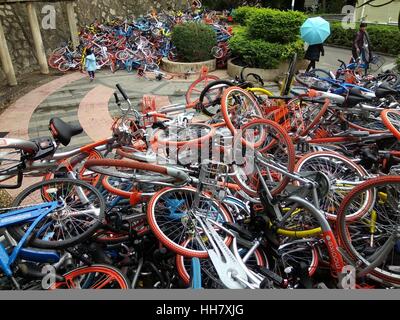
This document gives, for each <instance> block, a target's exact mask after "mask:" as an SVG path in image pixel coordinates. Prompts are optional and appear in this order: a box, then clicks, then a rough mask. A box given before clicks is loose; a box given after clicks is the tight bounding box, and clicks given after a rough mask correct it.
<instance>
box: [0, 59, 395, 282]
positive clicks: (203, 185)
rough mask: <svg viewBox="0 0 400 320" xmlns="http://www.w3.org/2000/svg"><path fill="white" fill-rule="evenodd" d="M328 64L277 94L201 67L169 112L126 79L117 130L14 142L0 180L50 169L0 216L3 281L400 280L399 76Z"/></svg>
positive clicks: (71, 130) (5, 150)
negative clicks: (97, 137) (135, 103)
mask: <svg viewBox="0 0 400 320" xmlns="http://www.w3.org/2000/svg"><path fill="white" fill-rule="evenodd" d="M293 65H294V64H293V63H292V66H293ZM290 70H291V71H290V72H289V74H290V75H291V76H293V71H294V69H293V68H291V69H290ZM317 71H318V70H315V71H314V72H311V73H308V74H299V75H297V76H296V77H297V78H298V79H299V80H300V81H301V82H302V83H303V84H306V85H308V86H309V87H310V88H307V87H302V89H301V90H300V89H299V88H295V89H293V90H292V95H291V96H279V97H276V96H275V97H274V96H273V95H272V94H271V93H270V92H269V91H267V90H266V89H264V88H262V87H256V86H255V85H254V83H252V82H251V81H249V80H250V78H251V80H253V79H254V78H257V76H255V75H251V76H250V75H249V76H248V77H247V79H246V77H241V79H236V80H235V81H226V80H215V79H213V78H211V77H208V76H206V75H203V77H202V78H201V79H199V80H198V81H196V82H195V83H194V84H193V85H192V86H191V89H190V90H189V91H188V95H187V101H188V103H187V104H185V105H172V106H165V107H163V108H160V109H155V108H154V105H153V104H152V103H151V101H144V103H143V106H142V108H141V110H137V109H136V108H133V107H132V106H131V103H130V100H129V97H128V95H127V93H126V92H125V91H124V90H123V88H121V87H120V86H119V85H117V87H118V91H119V92H118V91H117V92H116V93H115V99H116V104H117V105H118V106H119V107H120V109H121V111H122V116H121V117H120V118H118V119H116V120H115V123H114V125H113V126H112V135H110V138H109V139H107V140H104V141H98V142H95V143H94V144H90V145H87V146H83V147H81V148H79V149H77V150H75V151H71V152H69V153H65V152H64V153H60V152H57V148H58V147H59V145H60V144H63V145H68V143H69V142H70V140H71V138H72V137H73V136H74V135H76V134H79V133H80V132H82V129H81V128H76V127H72V126H70V125H68V124H67V123H65V122H63V121H62V120H60V119H58V118H54V119H52V120H51V122H50V131H51V134H52V135H51V138H48V139H39V140H32V141H24V140H18V139H1V153H2V156H1V159H2V162H1V171H0V175H1V181H3V184H4V183H6V182H7V181H10V179H11V177H14V179H17V184H16V185H15V186H14V187H18V186H19V185H20V184H21V181H22V178H23V176H24V175H36V176H43V177H44V180H43V181H42V182H40V183H38V184H35V185H33V186H31V187H29V188H27V189H26V190H24V191H23V192H22V193H21V194H20V195H19V196H17V197H16V199H15V200H14V202H13V205H12V208H7V209H4V213H3V214H1V215H0V227H1V228H2V238H1V239H2V246H0V251H1V255H0V261H1V264H0V266H1V269H2V275H3V277H2V278H1V279H0V281H1V282H0V283H1V288H2V289H10V288H18V289H42V288H46V289H47V288H52V289H57V288H82V289H86V288H95V289H101V288H188V287H189V288H200V287H202V288H231V289H235V288H290V289H294V288H326V287H328V288H396V287H398V286H399V284H400V260H399V258H400V233H399V230H400V214H399V213H400V211H399V205H400V202H399V199H400V177H399V176H398V172H399V168H400V167H399V164H400V148H399V147H400V146H399V139H400V121H399V120H400V105H399V91H398V90H397V89H396V87H397V83H398V79H399V77H398V75H397V74H395V73H391V72H387V73H384V74H381V75H379V76H368V77H365V76H360V75H359V74H358V73H357V72H356V70H353V67H352V66H351V65H345V66H344V67H343V66H342V67H341V68H340V69H339V70H338V72H337V73H336V75H335V76H333V75H332V77H331V78H330V79H324V78H323V77H322V76H321V75H318V72H317ZM346 73H351V74H352V75H353V80H354V81H353V82H354V83H349V82H345V81H344V80H343V79H344V77H343V75H344V74H346ZM328 74H329V73H328ZM289 78H290V77H289ZM258 79H259V78H258ZM211 80H214V81H211ZM259 80H260V79H259ZM289 80H290V79H289ZM321 84H323V85H321ZM318 86H319V88H323V89H324V90H316V88H317V87H318ZM193 88H197V89H200V88H201V90H193ZM197 91H201V94H200V95H199V96H196V92H197ZM340 91H342V92H340ZM121 95H122V97H123V101H121V100H120V99H121ZM197 113H203V114H206V115H208V117H209V118H208V120H207V121H202V122H200V121H198V117H196V114H197ZM39 164H40V165H39ZM45 164H47V167H46V165H45ZM54 178H55V179H54ZM8 184H9V185H8V186H7V187H12V186H11V185H10V184H11V183H8ZM51 275H52V277H51Z"/></svg>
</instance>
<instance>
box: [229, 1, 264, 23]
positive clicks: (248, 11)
mask: <svg viewBox="0 0 400 320" xmlns="http://www.w3.org/2000/svg"><path fill="white" fill-rule="evenodd" d="M260 10H262V9H260V8H254V7H248V6H245V7H239V8H237V9H235V10H233V12H232V17H233V21H235V22H236V23H238V24H241V25H242V26H245V25H247V20H248V19H249V18H251V17H252V15H253V14H254V13H256V12H258V11H260Z"/></svg>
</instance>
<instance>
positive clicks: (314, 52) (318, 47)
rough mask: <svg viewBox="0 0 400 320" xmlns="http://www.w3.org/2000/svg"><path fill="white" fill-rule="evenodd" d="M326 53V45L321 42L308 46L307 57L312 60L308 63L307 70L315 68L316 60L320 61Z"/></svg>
mask: <svg viewBox="0 0 400 320" xmlns="http://www.w3.org/2000/svg"><path fill="white" fill-rule="evenodd" d="M321 54H322V56H324V55H325V51H324V45H323V44H322V43H320V44H310V45H309V46H308V48H307V51H306V54H305V56H304V57H305V58H306V59H307V60H310V64H309V65H308V67H307V69H306V72H309V71H310V70H311V69H315V62H316V61H319V57H320V55H321Z"/></svg>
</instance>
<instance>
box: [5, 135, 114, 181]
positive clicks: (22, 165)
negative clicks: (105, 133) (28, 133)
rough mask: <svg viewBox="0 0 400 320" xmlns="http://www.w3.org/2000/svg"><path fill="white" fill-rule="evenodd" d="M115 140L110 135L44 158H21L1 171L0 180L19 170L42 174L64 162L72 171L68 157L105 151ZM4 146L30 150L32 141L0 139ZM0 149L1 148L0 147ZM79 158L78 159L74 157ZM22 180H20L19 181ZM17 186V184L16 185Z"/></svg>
mask: <svg viewBox="0 0 400 320" xmlns="http://www.w3.org/2000/svg"><path fill="white" fill-rule="evenodd" d="M114 142H115V138H114V137H111V138H108V139H104V140H100V141H97V142H94V143H91V144H88V145H86V146H83V147H80V148H76V149H73V150H71V151H66V152H59V153H54V154H53V155H51V156H49V157H47V158H45V159H39V160H34V161H31V160H29V158H26V159H22V161H21V162H19V163H18V164H16V165H15V166H13V167H12V168H10V169H8V170H7V171H6V172H3V173H2V175H0V181H6V180H8V179H10V178H12V177H14V176H16V175H18V174H19V173H20V172H21V171H22V172H23V173H29V175H30V176H43V174H44V173H47V172H51V171H54V170H56V169H57V168H59V167H60V166H62V164H63V163H65V166H66V168H67V169H68V171H69V172H72V171H73V170H72V168H71V166H70V161H68V160H67V159H70V158H72V157H74V156H78V155H80V154H82V155H83V154H85V153H86V154H87V153H90V152H91V151H93V150H95V151H100V152H101V151H105V150H108V148H109V146H110V145H111V146H112V145H113V143H114ZM4 146H16V148H19V149H20V150H22V151H23V152H31V150H32V142H31V141H28V140H22V139H7V138H5V139H2V147H4ZM0 150H1V148H0ZM76 160H79V159H76ZM70 177H71V178H76V177H75V175H74V174H72V175H70ZM21 182H22V181H21ZM18 187H19V186H18Z"/></svg>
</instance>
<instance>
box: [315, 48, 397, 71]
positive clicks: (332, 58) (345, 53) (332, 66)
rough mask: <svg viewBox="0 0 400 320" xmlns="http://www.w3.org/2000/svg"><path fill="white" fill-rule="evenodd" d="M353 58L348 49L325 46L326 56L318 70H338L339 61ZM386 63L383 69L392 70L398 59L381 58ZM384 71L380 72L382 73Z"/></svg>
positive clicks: (347, 60) (319, 63) (319, 64)
mask: <svg viewBox="0 0 400 320" xmlns="http://www.w3.org/2000/svg"><path fill="white" fill-rule="evenodd" d="M350 58H351V51H350V50H348V49H342V48H336V47H328V46H325V56H324V57H321V59H320V61H319V62H317V68H320V69H326V70H336V69H337V68H338V67H339V65H340V63H339V62H338V59H340V60H342V61H344V62H349V61H350ZM381 58H382V59H383V61H384V64H383V66H382V68H381V69H383V70H386V69H388V68H389V69H392V68H394V67H395V64H394V63H395V60H396V58H393V57H389V56H381ZM380 71H382V70H378V72H380Z"/></svg>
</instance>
